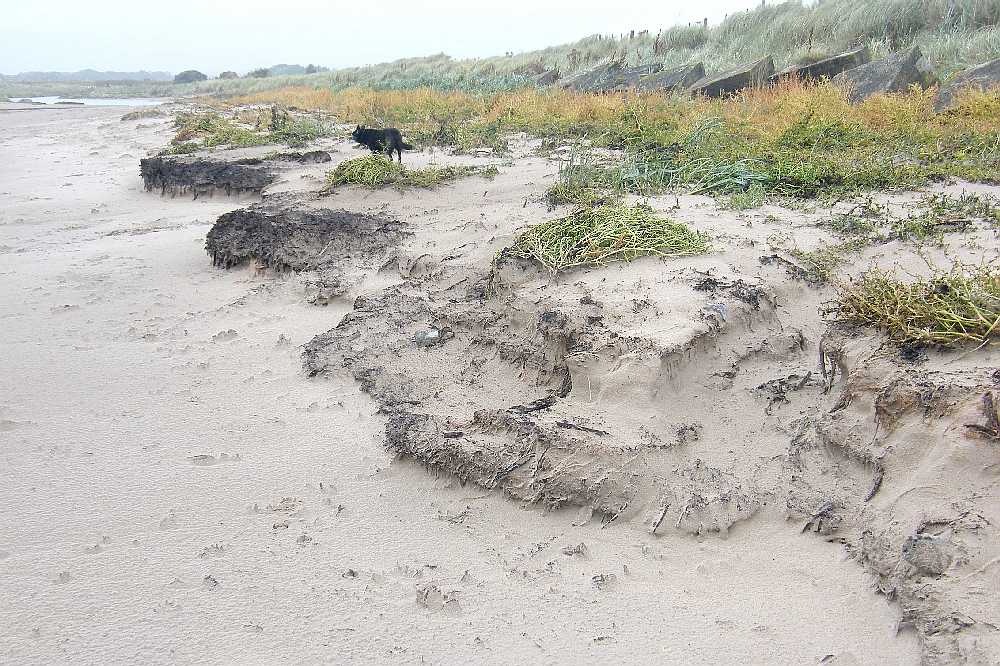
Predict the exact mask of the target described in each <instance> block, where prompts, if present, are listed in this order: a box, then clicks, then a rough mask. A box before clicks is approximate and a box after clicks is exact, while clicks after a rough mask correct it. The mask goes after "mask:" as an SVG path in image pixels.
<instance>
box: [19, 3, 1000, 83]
mask: <svg viewBox="0 0 1000 666" xmlns="http://www.w3.org/2000/svg"><path fill="white" fill-rule="evenodd" d="M998 25H1000V3H998V2H996V0H870V1H867V2H865V1H861V0H825V1H824V2H821V3H818V4H815V5H814V6H810V7H805V6H803V5H802V4H801V3H800V2H785V3H780V4H770V5H768V6H764V7H759V8H757V9H755V10H752V11H749V12H739V13H736V14H733V15H731V16H729V17H728V18H727V19H726V20H725V21H723V22H722V23H720V24H719V25H716V26H711V27H709V28H707V29H706V28H702V27H700V26H699V27H687V26H675V27H672V28H669V29H667V30H664V31H663V32H661V33H659V34H651V33H648V34H637V35H635V36H633V37H629V36H628V35H626V36H622V37H616V36H599V35H593V36H590V37H586V38H584V39H581V40H579V41H576V42H573V43H570V44H563V45H560V46H553V47H550V48H546V49H541V50H538V51H530V52H526V53H520V54H517V55H514V56H511V57H506V56H496V57H492V58H477V59H465V60H456V59H453V58H450V57H449V56H447V55H444V54H436V55H431V56H426V57H420V58H406V59H402V60H396V61H393V62H388V63H380V64H376V65H368V66H364V67H350V68H343V69H338V70H334V71H330V72H323V73H319V74H310V75H301V76H275V77H268V78H259V79H258V78H247V79H232V80H220V79H213V80H209V81H202V82H198V83H192V84H186V85H176V86H175V85H172V84H163V83H147V82H134V83H133V82H114V83H97V84H65V83H45V84H42V83H40V84H33V83H32V84H25V83H20V82H2V81H0V96H4V95H6V96H12V97H25V96H33V95H64V96H88V97H130V96H133V97H134V96H155V97H161V96H174V95H192V94H201V95H246V94H253V93H259V92H262V91H264V90H271V89H274V88H282V87H286V86H290V85H297V86H309V87H313V88H317V89H332V90H344V89H347V88H355V87H365V88H375V89H379V90H403V89H414V88H424V87H428V88H434V89H436V90H459V91H466V92H481V93H496V92H500V91H505V90H513V89H515V88H519V87H523V86H525V85H529V84H530V83H531V77H532V75H533V74H535V73H537V72H539V71H542V70H546V69H558V70H559V71H560V73H561V74H562V75H563V76H567V75H570V74H572V73H574V72H576V71H580V70H583V69H587V68H589V67H592V66H593V65H595V64H597V63H599V62H602V61H607V60H615V61H621V62H625V63H628V64H638V63H640V62H642V63H648V62H658V63H662V64H664V65H665V66H674V65H680V64H686V63H692V62H698V61H702V62H704V63H705V68H706V70H707V71H709V72H712V71H721V70H723V69H726V68H727V67H730V66H732V65H733V64H735V63H738V62H744V61H749V60H756V59H759V58H762V57H764V56H768V55H770V56H773V57H774V60H775V64H776V65H777V66H778V67H779V68H780V67H783V66H785V65H788V64H792V63H797V62H803V61H807V60H815V59H818V58H820V57H822V56H825V55H829V54H832V53H838V52H841V51H843V50H846V49H849V48H851V47H854V46H861V45H864V46H868V47H869V48H870V49H871V50H872V52H873V55H874V56H875V57H878V56H880V55H882V54H885V53H887V52H890V51H894V50H897V49H900V48H904V47H907V46H909V45H911V44H916V45H918V46H920V48H921V50H922V51H923V52H924V54H925V55H926V56H927V57H928V59H929V61H930V63H931V64H932V66H933V67H934V68H935V70H936V71H937V73H938V74H939V75H940V76H942V77H946V76H948V75H950V74H951V73H952V72H954V71H956V70H958V69H961V68H963V67H966V66H969V65H971V64H975V63H979V62H983V61H985V60H991V59H994V58H1000V29H998Z"/></svg>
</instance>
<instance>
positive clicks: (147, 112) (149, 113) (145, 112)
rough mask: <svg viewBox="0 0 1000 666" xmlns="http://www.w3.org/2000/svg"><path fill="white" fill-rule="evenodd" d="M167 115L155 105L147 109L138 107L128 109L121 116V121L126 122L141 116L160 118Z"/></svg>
mask: <svg viewBox="0 0 1000 666" xmlns="http://www.w3.org/2000/svg"><path fill="white" fill-rule="evenodd" d="M165 115H167V114H166V112H164V111H163V110H162V109H158V108H156V107H155V106H154V107H150V108H148V109H138V110H136V111H129V112H128V113H126V114H125V115H124V116H122V117H121V120H122V122H127V121H129V120H141V119H143V118H162V117H163V116H165Z"/></svg>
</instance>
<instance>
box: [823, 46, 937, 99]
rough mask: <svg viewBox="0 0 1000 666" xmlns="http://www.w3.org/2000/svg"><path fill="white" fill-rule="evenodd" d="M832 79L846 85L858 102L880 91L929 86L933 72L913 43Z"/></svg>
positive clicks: (851, 96)
mask: <svg viewBox="0 0 1000 666" xmlns="http://www.w3.org/2000/svg"><path fill="white" fill-rule="evenodd" d="M833 82H834V83H836V84H837V85H839V86H842V87H845V88H847V89H848V91H849V92H848V95H849V97H850V100H851V102H854V103H857V102H860V101H862V100H865V99H868V98H869V97H871V96H872V95H876V94H878V93H896V92H906V91H907V90H909V88H910V86H912V85H914V84H916V85H919V86H920V87H922V88H927V87H928V86H930V85H931V84H932V83H933V75H932V74H931V72H930V68H929V67H928V66H927V63H926V62H925V61H924V59H923V54H922V53H921V52H920V48H919V47H917V46H914V47H912V48H910V49H908V50H906V51H897V52H896V53H892V54H890V55H889V56H888V57H886V58H883V59H882V60H876V61H874V62H870V63H868V64H866V65H861V66H860V67H855V68H854V69H849V70H847V71H846V72H841V73H840V74H837V75H836V76H835V77H833Z"/></svg>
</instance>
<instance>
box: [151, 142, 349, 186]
mask: <svg viewBox="0 0 1000 666" xmlns="http://www.w3.org/2000/svg"><path fill="white" fill-rule="evenodd" d="M330 159H331V158H330V154H329V153H327V152H326V151H322V150H314V151H308V152H305V153H300V152H291V153H279V154H276V155H270V156H267V157H244V158H234V159H225V158H224V157H219V156H217V155H168V156H162V157H146V158H143V159H141V160H140V161H139V173H140V175H141V176H142V181H143V183H144V184H145V186H146V190H147V191H153V190H160V193H161V194H166V193H170V194H185V193H188V192H191V193H193V194H194V196H195V198H197V197H198V196H199V195H201V194H206V193H213V192H215V191H216V190H223V191H225V193H226V194H227V195H228V194H232V193H240V192H260V191H261V190H263V189H264V188H265V187H267V186H268V185H270V184H271V183H273V182H274V181H275V180H276V179H277V177H278V172H279V171H280V170H281V169H282V168H284V167H285V165H286V164H289V163H297V164H317V163H321V162H329V161H330Z"/></svg>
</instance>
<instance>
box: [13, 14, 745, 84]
mask: <svg viewBox="0 0 1000 666" xmlns="http://www.w3.org/2000/svg"><path fill="white" fill-rule="evenodd" d="M4 4H5V7H4V8H3V9H2V10H0V73H4V74H16V73H18V72H21V71H38V70H42V71H48V70H57V71H75V70H79V69H87V68H91V69H98V70H117V71H134V70H140V69H146V70H166V71H170V72H174V73H176V72H179V71H181V70H184V69H192V68H193V69H200V70H202V71H204V72H205V73H207V74H212V75H214V74H216V73H218V72H219V71H221V70H225V69H233V70H236V71H238V72H240V73H243V72H245V71H247V70H249V69H252V68H255V67H260V66H267V65H273V64H277V63H298V64H302V65H305V64H308V63H315V64H319V65H325V66H327V67H333V68H336V67H347V66H352V65H364V64H368V63H375V62H383V61H387V60H394V59H396V58H402V57H410V56H421V55H429V54H432V53H439V52H442V51H443V52H445V53H447V54H449V55H451V56H455V57H459V58H463V57H480V56H491V55H502V54H503V53H504V52H506V51H515V52H518V51H527V50H531V49H537V48H543V47H545V46H553V45H556V44H562V43H565V42H569V41H573V40H576V39H578V38H580V37H583V36H586V35H589V34H593V33H596V32H602V33H605V34H608V33H620V32H626V31H628V30H630V29H633V28H634V29H636V30H640V29H649V30H651V31H654V32H655V31H656V30H658V29H660V28H662V27H669V26H671V25H676V24H678V23H680V24H686V23H687V22H689V21H694V20H700V19H702V18H706V17H707V18H708V19H709V22H710V23H718V22H719V21H720V20H722V18H723V17H724V16H725V14H726V13H732V12H735V11H743V10H745V9H746V8H748V7H752V6H756V5H757V4H758V1H757V0H749V1H747V0H701V1H700V2H691V1H690V0H687V1H683V2H664V1H661V2H648V3H643V2H626V3H625V4H618V3H614V2H608V1H607V0H602V1H600V2H598V1H591V0H577V1H570V0H557V1H556V2H538V1H537V0H504V1H502V2H486V3H477V2H475V1H474V0H465V1H460V0H450V1H447V2H441V1H438V2H416V1H410V2H401V1H392V2H353V3H343V2H322V1H320V0H239V2H222V1H218V0H166V1H165V2H135V1H134V0H129V1H125V0H90V1H87V0H83V1H81V0H34V1H25V0H12V1H11V2H5V3H4Z"/></svg>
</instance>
